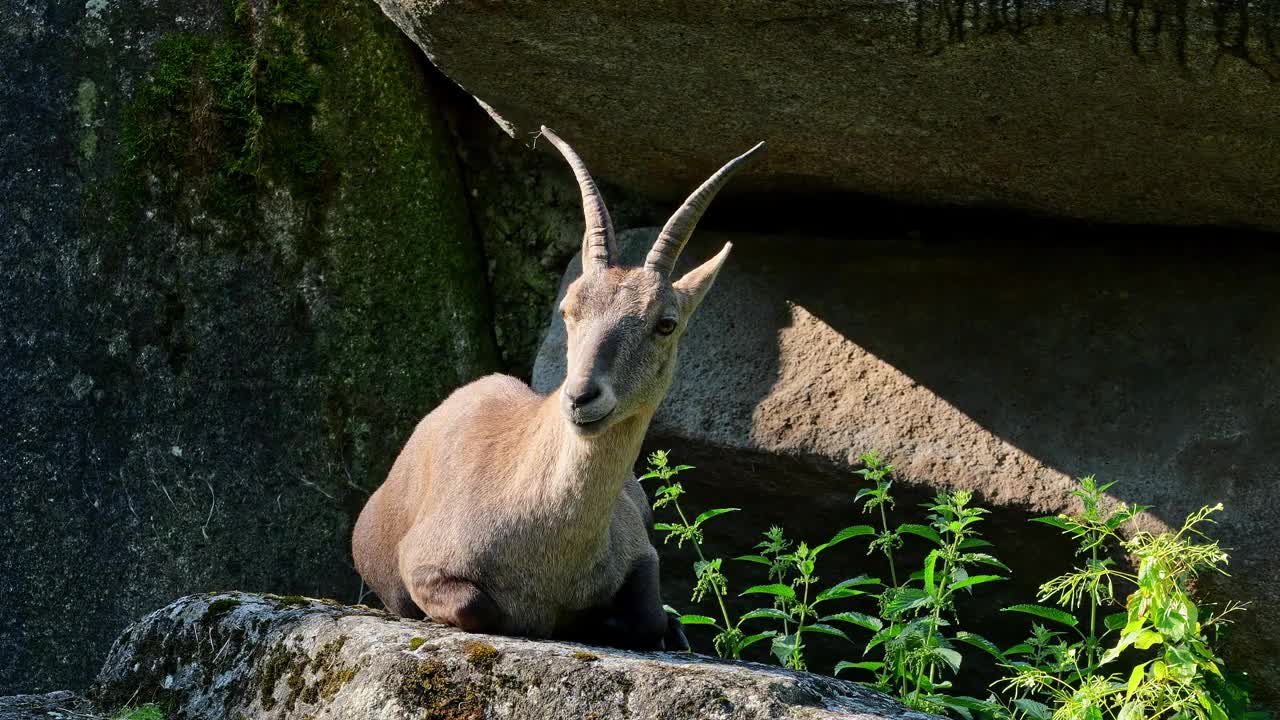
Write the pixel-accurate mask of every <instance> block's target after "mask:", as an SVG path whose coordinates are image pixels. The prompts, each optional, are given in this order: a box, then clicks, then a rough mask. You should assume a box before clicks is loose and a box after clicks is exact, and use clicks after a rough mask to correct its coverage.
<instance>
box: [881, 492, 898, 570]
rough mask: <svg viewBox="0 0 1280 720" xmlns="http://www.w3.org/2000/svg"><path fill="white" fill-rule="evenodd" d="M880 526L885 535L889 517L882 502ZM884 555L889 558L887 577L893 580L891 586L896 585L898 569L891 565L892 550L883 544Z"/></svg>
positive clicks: (887, 532)
mask: <svg viewBox="0 0 1280 720" xmlns="http://www.w3.org/2000/svg"><path fill="white" fill-rule="evenodd" d="M880 527H881V528H883V529H884V533H885V535H888V534H889V518H888V517H887V516H885V513H884V503H880ZM884 556H885V557H886V558H889V578H890V579H892V580H893V586H894V587H895V588H896V587H898V571H897V569H896V568H894V566H893V550H892V549H891V548H889V547H888V546H885V549H884Z"/></svg>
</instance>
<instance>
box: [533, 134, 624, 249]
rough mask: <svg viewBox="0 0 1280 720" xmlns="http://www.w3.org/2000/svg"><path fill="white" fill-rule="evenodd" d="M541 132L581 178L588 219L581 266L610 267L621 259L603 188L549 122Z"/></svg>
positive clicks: (577, 176)
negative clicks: (602, 194)
mask: <svg viewBox="0 0 1280 720" xmlns="http://www.w3.org/2000/svg"><path fill="white" fill-rule="evenodd" d="M542 134H543V135H545V136H546V137H547V139H548V140H550V141H551V144H552V145H555V146H556V149H557V150H559V151H560V154H561V155H563V156H564V159H565V160H567V161H568V163H569V167H570V168H572V169H573V176H574V177H575V178H577V179H578V189H579V190H580V191H581V192H582V215H583V218H584V220H585V221H586V228H585V229H584V230H583V233H582V266H583V268H584V269H585V268H586V267H588V265H589V264H595V265H601V266H605V267H607V266H609V265H610V264H611V263H613V262H614V261H616V260H617V258H618V241H617V240H616V239H615V238H614V237H613V221H612V220H610V219H609V210H608V209H606V208H605V206H604V198H603V197H602V196H601V195H600V189H599V188H597V187H596V183H595V181H594V180H592V179H591V175H590V174H589V173H588V172H587V166H586V165H585V164H583V162H582V158H580V157H578V153H576V152H574V151H573V148H571V147H569V143H566V142H565V141H563V140H561V139H560V136H559V135H556V134H555V133H554V132H552V131H551V128H548V127H547V126H546V125H543V126H542Z"/></svg>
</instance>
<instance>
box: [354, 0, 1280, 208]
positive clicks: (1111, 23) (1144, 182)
mask: <svg viewBox="0 0 1280 720" xmlns="http://www.w3.org/2000/svg"><path fill="white" fill-rule="evenodd" d="M379 3H380V4H381V5H382V7H383V9H384V10H385V11H386V13H387V14H388V15H389V16H390V17H391V18H393V19H394V20H395V21H396V23H397V24H398V25H399V26H400V27H401V28H402V29H403V30H404V31H405V32H406V33H408V34H409V35H410V37H412V38H413V39H414V40H415V41H416V42H417V43H418V45H419V46H420V47H422V48H423V50H425V51H426V52H427V54H428V56H429V57H430V58H431V59H432V61H433V62H434V63H435V64H436V65H437V66H439V67H440V68H441V69H442V70H444V72H445V73H446V74H447V75H448V76H449V77H450V78H452V79H453V80H455V81H456V82H457V83H459V84H460V85H461V86H462V87H464V88H465V89H466V90H467V91H468V92H470V93H472V94H473V95H475V96H476V97H477V98H478V99H479V100H481V101H483V103H484V105H485V107H487V108H489V109H490V110H491V111H492V112H493V114H494V115H495V116H496V117H498V118H499V119H500V121H501V122H502V123H503V124H504V126H506V127H507V128H508V129H509V131H510V132H511V133H512V134H513V135H515V136H516V137H519V138H528V137H530V136H531V134H532V133H536V132H537V129H538V127H539V125H540V124H546V125H549V126H551V127H554V128H555V129H556V130H557V132H559V134H560V135H561V136H563V137H564V138H566V139H567V140H569V141H570V142H571V143H573V144H574V145H575V147H576V148H577V149H578V150H579V151H580V152H581V153H582V154H583V156H584V157H585V158H586V159H587V161H588V164H589V165H590V166H591V168H592V171H593V172H594V173H596V174H598V175H600V176H601V177H603V178H605V179H609V180H612V181H615V182H617V183H619V184H621V185H623V186H625V187H627V188H631V189H635V190H639V191H641V192H643V193H647V194H650V195H653V196H655V197H660V198H664V199H670V198H673V197H676V196H681V197H682V196H683V194H684V193H686V192H688V191H689V189H691V188H692V187H694V186H695V185H696V184H697V183H698V182H700V181H701V180H702V178H704V177H706V175H707V174H708V173H709V172H710V171H711V170H712V169H714V168H715V167H718V166H719V164H720V163H722V162H724V161H725V160H726V159H727V158H730V157H733V156H734V155H736V154H737V153H739V152H741V151H743V150H744V149H746V148H748V147H750V146H751V145H752V144H754V143H755V142H757V141H759V140H765V141H768V143H769V152H768V153H767V154H766V155H765V156H764V157H762V158H761V159H760V161H759V162H758V163H757V164H756V166H755V168H753V172H752V173H751V176H750V177H743V178H741V179H740V180H739V181H737V182H735V184H734V187H733V188H731V189H730V192H749V191H753V190H754V191H784V192H801V191H810V190H839V191H853V192H859V193H875V194H878V195H883V196H888V197H892V198H896V199H901V200H906V201H911V202H922V203H929V204H939V203H942V204H962V205H998V206H1003V207H1015V208H1025V209H1028V210H1032V211H1043V212H1049V213H1054V214H1060V215H1067V216H1073V217H1081V218H1094V219H1105V220H1109V221H1116V222H1123V223H1159V224H1176V223H1189V224H1202V223H1223V224H1243V225H1256V226H1267V227H1270V228H1280V203H1277V202H1276V201H1275V198H1276V197H1278V196H1280V149H1278V148H1277V145H1276V143H1277V134H1276V128H1278V127H1280V90H1278V89H1277V87H1278V86H1277V85H1276V83H1275V82H1274V80H1275V78H1276V77H1280V55H1278V54H1277V49H1276V48H1277V45H1276V44H1275V42H1274V38H1275V36H1276V33H1277V32H1280V21H1277V18H1280V9H1278V7H1277V2H1276V0H1262V1H1261V2H1249V3H1243V2H1242V3H1235V4H1230V5H1229V6H1228V5H1224V4H1222V3H1215V2H1209V1H1207V0H1206V1H1200V0H1196V1H1195V2H1189V3H1188V2H1181V3H1176V2H1170V1H1168V0H1157V1H1156V2H1112V1H1111V0H1046V1H1044V2H1021V0H1014V1H1013V2H1009V1H1008V0H1002V1H1001V2H999V3H997V2H995V0H990V1H988V2H983V1H982V0H977V1H975V2H964V1H963V0H961V1H960V2H952V1H951V0H895V1H894V2H881V3H850V2H847V1H846V0H793V1H791V2H776V0H747V1H745V2H733V3H724V2H679V3H676V2H660V3H659V2H654V3H631V2H624V3H601V2H598V1H596V0H557V1H556V2H547V1H545V0H525V1H523V2H505V3H492V2H482V1H481V0H379Z"/></svg>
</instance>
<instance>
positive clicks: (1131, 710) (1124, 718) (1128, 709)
mask: <svg viewBox="0 0 1280 720" xmlns="http://www.w3.org/2000/svg"><path fill="white" fill-rule="evenodd" d="M1142 709H1143V708H1142V703H1141V702H1139V701H1137V700H1130V701H1129V702H1127V703H1125V704H1124V705H1123V706H1121V708H1120V714H1119V715H1116V720H1143V717H1144V716H1143V714H1142Z"/></svg>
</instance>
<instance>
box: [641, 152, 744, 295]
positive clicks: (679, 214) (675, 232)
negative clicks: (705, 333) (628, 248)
mask: <svg viewBox="0 0 1280 720" xmlns="http://www.w3.org/2000/svg"><path fill="white" fill-rule="evenodd" d="M762 147H764V143H756V146H755V147H753V148H751V149H750V150H748V151H746V152H744V153H742V154H741V155H739V156H738V157H736V158H734V159H732V160H730V161H729V162H727V163H725V165H724V167H722V168H720V169H719V170H717V171H716V174H715V175H712V176H711V177H709V178H707V181H706V182H704V183H702V185H701V186H699V187H698V189H697V190H694V191H693V194H692V195H690V196H689V197H688V199H686V200H685V201H684V204H683V205H681V206H680V209H679V210H676V212H675V214H674V215H672V216H671V219H670V220H668V221H667V224H666V225H664V226H663V228H662V232H660V233H658V239H657V240H656V241H654V243H653V248H652V249H650V250H649V256H648V257H646V258H645V261H644V266H645V267H646V268H649V269H650V270H657V271H658V272H660V273H662V274H663V275H664V276H666V275H670V274H671V271H672V269H674V268H675V266H676V260H677V259H678V258H679V257H680V251H681V250H684V245H685V243H687V242H689V236H690V235H692V234H693V228H694V226H695V225H697V224H698V219H699V218H701V217H702V213H704V212H706V210H707V206H708V205H710V204H711V199H712V198H714V197H715V196H716V193H718V192H720V188H722V187H724V186H725V184H726V183H728V182H729V178H731V177H733V174H734V173H735V172H737V170H738V168H739V167H740V166H741V165H742V163H743V161H745V160H746V159H747V158H748V157H750V156H751V154H752V153H754V152H755V151H757V150H759V149H760V148H762Z"/></svg>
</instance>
